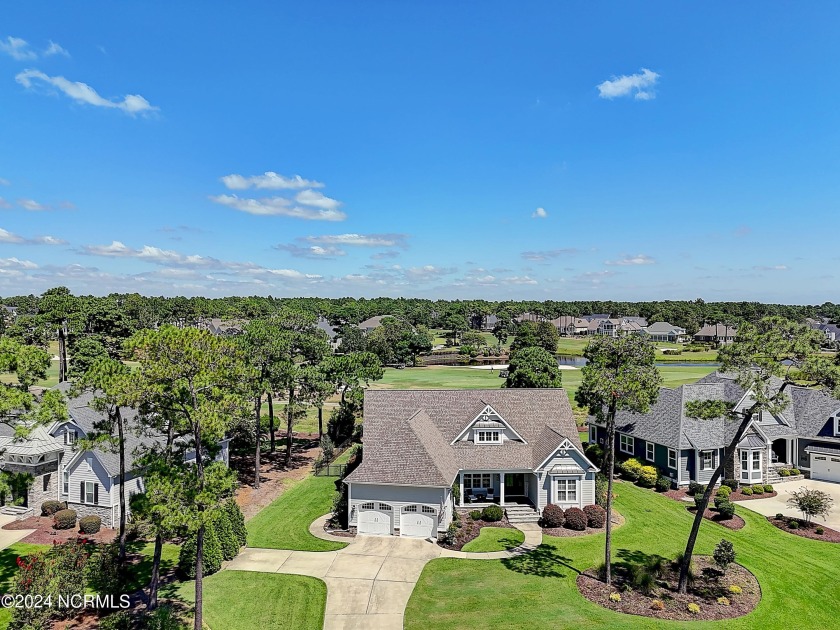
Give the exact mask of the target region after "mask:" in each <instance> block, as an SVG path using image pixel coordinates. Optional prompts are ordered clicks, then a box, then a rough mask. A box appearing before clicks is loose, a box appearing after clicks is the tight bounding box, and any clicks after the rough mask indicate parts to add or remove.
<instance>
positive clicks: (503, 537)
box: [461, 527, 525, 553]
mask: <svg viewBox="0 0 840 630" xmlns="http://www.w3.org/2000/svg"><path fill="white" fill-rule="evenodd" d="M523 542H525V534H523V533H522V532H521V531H519V530H518V529H514V528H512V527H482V528H481V531H480V532H479V534H478V538H475V539H473V540H471V541H470V542H468V543H467V544H466V545H464V548H463V549H462V550H461V551H473V552H476V553H487V552H489V551H505V550H506V549H513V548H515V547H518V546H519V545H521V544H522V543H523Z"/></svg>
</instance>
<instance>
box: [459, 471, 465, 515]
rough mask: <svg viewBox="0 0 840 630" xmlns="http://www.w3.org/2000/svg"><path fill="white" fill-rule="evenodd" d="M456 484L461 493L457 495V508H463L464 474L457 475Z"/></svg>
mask: <svg viewBox="0 0 840 630" xmlns="http://www.w3.org/2000/svg"><path fill="white" fill-rule="evenodd" d="M458 483H459V484H460V486H461V491H460V492H459V493H458V507H464V473H463V472H459V473H458Z"/></svg>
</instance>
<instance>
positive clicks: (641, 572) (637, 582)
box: [633, 566, 656, 595]
mask: <svg viewBox="0 0 840 630" xmlns="http://www.w3.org/2000/svg"><path fill="white" fill-rule="evenodd" d="M655 587H656V576H654V575H653V573H652V572H650V571H649V570H648V569H647V568H646V567H642V566H640V567H638V570H637V571H636V572H635V573H634V575H633V588H635V589H636V590H637V591H639V592H640V593H642V594H643V595H650V594H651V593H652V592H653V589H654V588H655Z"/></svg>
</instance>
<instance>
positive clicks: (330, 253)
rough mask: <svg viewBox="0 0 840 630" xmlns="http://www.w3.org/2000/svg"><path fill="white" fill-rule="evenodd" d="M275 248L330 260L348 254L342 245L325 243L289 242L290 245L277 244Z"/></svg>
mask: <svg viewBox="0 0 840 630" xmlns="http://www.w3.org/2000/svg"><path fill="white" fill-rule="evenodd" d="M274 249H279V250H281V251H285V252H289V253H290V254H292V255H293V256H297V257H299V258H315V259H321V260H328V259H331V258H336V257H338V256H346V255H347V252H345V251H344V250H343V249H341V248H340V247H332V246H329V245H328V246H326V247H325V246H323V245H309V246H307V247H301V246H300V245H294V244H293V243H289V244H288V245H283V244H281V245H275V246H274Z"/></svg>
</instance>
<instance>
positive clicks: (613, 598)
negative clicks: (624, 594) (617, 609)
mask: <svg viewBox="0 0 840 630" xmlns="http://www.w3.org/2000/svg"><path fill="white" fill-rule="evenodd" d="M610 601H611V602H620V601H621V594H620V593H610Z"/></svg>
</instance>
